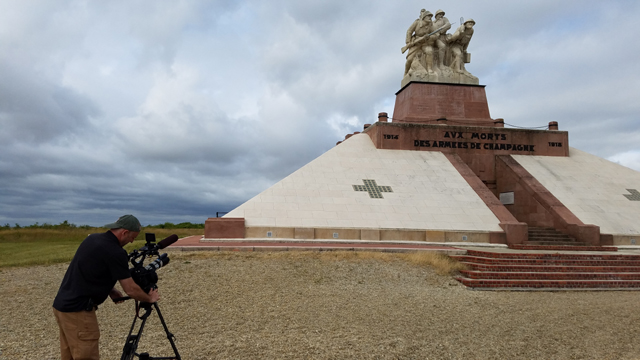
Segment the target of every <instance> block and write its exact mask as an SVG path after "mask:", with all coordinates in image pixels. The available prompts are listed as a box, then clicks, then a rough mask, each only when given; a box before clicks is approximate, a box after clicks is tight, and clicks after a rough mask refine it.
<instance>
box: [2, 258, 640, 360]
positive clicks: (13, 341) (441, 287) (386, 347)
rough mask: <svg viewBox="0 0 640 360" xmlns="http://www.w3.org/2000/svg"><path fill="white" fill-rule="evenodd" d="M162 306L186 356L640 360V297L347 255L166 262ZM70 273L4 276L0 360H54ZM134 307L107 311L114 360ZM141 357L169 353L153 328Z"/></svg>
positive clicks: (14, 271) (103, 320)
mask: <svg viewBox="0 0 640 360" xmlns="http://www.w3.org/2000/svg"><path fill="white" fill-rule="evenodd" d="M170 256H171V258H172V261H171V263H170V264H169V265H167V266H166V267H164V268H162V269H160V270H158V274H159V275H160V280H159V282H158V284H159V286H160V293H161V296H162V298H161V300H160V302H159V305H160V309H161V311H162V313H163V315H164V317H165V320H166V321H167V324H168V326H169V329H170V330H171V331H172V332H173V333H174V334H175V335H176V338H177V339H176V344H177V347H178V349H179V351H180V354H181V355H182V358H183V359H307V358H309V359H311V358H312V359H344V358H356V359H359V358H366V359H640V341H638V338H639V337H640V331H639V330H638V328H639V326H638V318H639V315H638V311H637V309H638V305H637V299H638V295H640V293H638V292H615V291H613V292H486V291H471V290H468V289H466V288H465V287H464V286H462V285H460V284H459V283H458V282H457V281H455V280H453V278H451V277H448V276H440V275H437V274H436V273H435V272H434V271H433V270H432V269H430V268H426V267H421V266H417V265H412V264H410V263H407V262H405V261H403V260H401V259H400V258H399V256H400V255H389V258H390V259H391V260H389V261H383V260H375V259H360V257H361V256H359V255H357V253H356V254H355V255H345V254H344V253H319V252H301V253H242V252H240V253H238V252H233V253H224V252H222V253H221V252H212V253H206V254H204V253H194V254H189V255H186V254H184V253H180V254H178V253H171V254H170ZM65 269H66V265H52V266H37V267H29V268H10V269H2V270H0V294H1V295H2V296H0V359H29V360H33V359H57V358H58V357H59V355H58V351H59V350H58V330H57V325H56V323H55V319H54V317H53V314H52V311H51V303H52V301H53V298H54V296H55V294H56V292H57V289H58V286H59V284H60V281H61V280H62V277H63V275H64V272H65ZM133 306H134V305H133V303H132V302H131V301H128V302H125V303H124V304H120V305H115V304H113V303H105V304H103V305H102V306H101V307H100V309H99V310H98V318H99V321H100V325H101V332H102V335H101V339H100V351H101V355H102V358H103V359H119V358H120V354H121V351H122V346H123V344H124V339H125V336H126V334H127V333H128V331H129V327H130V326H131V322H132V320H133V316H134V309H133ZM139 350H141V351H149V352H150V353H151V355H152V356H162V355H165V356H166V355H170V354H171V348H170V347H169V342H168V341H167V340H166V338H165V337H164V332H163V331H162V327H161V325H160V322H159V321H158V317H157V316H156V315H155V314H154V315H152V317H151V318H150V320H149V321H148V322H147V326H146V328H145V330H144V336H143V338H142V341H141V344H140V347H139Z"/></svg>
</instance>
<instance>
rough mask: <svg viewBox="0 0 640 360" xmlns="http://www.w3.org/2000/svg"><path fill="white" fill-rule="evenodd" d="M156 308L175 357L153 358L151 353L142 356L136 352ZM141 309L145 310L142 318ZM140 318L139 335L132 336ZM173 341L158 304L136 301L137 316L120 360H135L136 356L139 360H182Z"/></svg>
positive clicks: (134, 318)
mask: <svg viewBox="0 0 640 360" xmlns="http://www.w3.org/2000/svg"><path fill="white" fill-rule="evenodd" d="M152 306H153V307H152ZM154 308H155V309H156V312H157V313H158V317H159V318H160V322H161V323H162V327H164V332H165V333H166V334H167V339H169V343H171V348H173V353H174V354H175V356H169V357H153V356H149V353H146V352H145V353H141V354H138V353H136V350H137V349H138V342H139V341H140V338H141V337H142V330H143V329H144V324H145V323H146V322H147V318H148V317H149V315H151V312H152V311H153V309H154ZM140 309H144V310H145V312H144V314H142V316H139V312H140ZM138 318H140V320H142V321H141V322H140V328H139V329H138V333H137V334H132V333H133V329H134V327H135V325H136V321H137V320H138ZM173 339H174V336H173V334H172V333H170V332H169V328H167V324H166V323H165V322H164V318H163V317H162V313H161V312H160V308H159V307H158V304H157V303H153V304H150V303H146V302H141V303H138V301H136V314H135V316H134V317H133V323H132V324H131V329H130V330H129V335H128V336H127V341H126V342H125V344H124V348H123V349H122V357H121V358H120V360H133V359H134V356H137V357H138V359H139V360H181V359H182V358H181V357H180V354H178V349H177V348H176V344H175V343H174V342H173Z"/></svg>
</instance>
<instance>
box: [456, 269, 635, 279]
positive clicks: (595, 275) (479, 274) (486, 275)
mask: <svg viewBox="0 0 640 360" xmlns="http://www.w3.org/2000/svg"><path fill="white" fill-rule="evenodd" d="M460 273H462V274H463V275H464V276H466V277H467V278H469V279H503V280H508V279H520V280H526V279H532V280H581V279H582V280H597V279H600V280H640V272H541V271H540V272H516V271H514V272H502V271H476V270H462V271H460Z"/></svg>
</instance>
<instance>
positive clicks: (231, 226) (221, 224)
mask: <svg viewBox="0 0 640 360" xmlns="http://www.w3.org/2000/svg"><path fill="white" fill-rule="evenodd" d="M244 232H245V227H244V218H208V219H207V221H205V222H204V237H205V239H242V238H244Z"/></svg>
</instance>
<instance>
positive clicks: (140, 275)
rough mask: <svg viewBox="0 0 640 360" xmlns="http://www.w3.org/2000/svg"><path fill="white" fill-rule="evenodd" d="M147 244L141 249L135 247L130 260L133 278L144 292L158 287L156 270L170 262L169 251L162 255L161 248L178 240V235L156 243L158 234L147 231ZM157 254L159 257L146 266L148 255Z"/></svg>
mask: <svg viewBox="0 0 640 360" xmlns="http://www.w3.org/2000/svg"><path fill="white" fill-rule="evenodd" d="M145 240H146V241H147V242H146V244H145V245H144V246H143V247H141V248H140V249H135V250H133V251H132V252H130V253H129V261H130V262H131V265H133V268H131V269H129V271H130V272H131V278H132V279H133V281H135V283H136V284H138V286H140V288H142V290H144V292H146V293H149V291H151V289H157V288H158V286H157V282H158V274H156V270H158V269H160V268H161V267H163V266H165V265H167V264H168V263H169V260H170V259H169V256H168V255H167V253H164V254H162V255H160V253H159V250H162V249H164V248H166V247H167V246H169V245H171V244H173V243H174V242H176V241H178V236H177V235H175V234H174V235H171V236H169V237H167V238H165V239H163V240H162V241H160V242H159V243H157V244H156V234H151V233H145ZM151 256H157V257H158V258H157V259H155V260H154V261H152V262H151V263H149V265H147V266H144V261H145V259H146V258H147V257H151Z"/></svg>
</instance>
